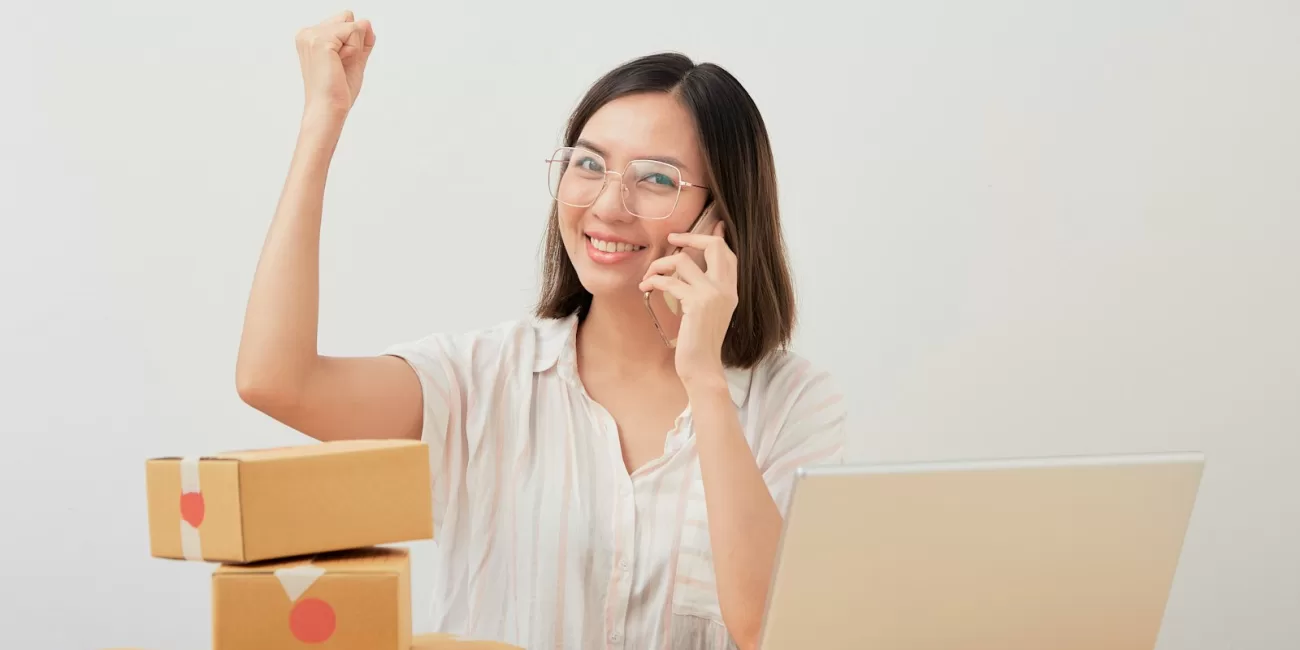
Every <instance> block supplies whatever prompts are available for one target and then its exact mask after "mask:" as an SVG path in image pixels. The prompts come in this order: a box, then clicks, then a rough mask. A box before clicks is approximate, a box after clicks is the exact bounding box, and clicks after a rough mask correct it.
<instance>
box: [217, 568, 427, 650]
mask: <svg viewBox="0 0 1300 650" xmlns="http://www.w3.org/2000/svg"><path fill="white" fill-rule="evenodd" d="M212 647H213V650H251V649H253V648H256V649H257V650H354V649H358V648H364V649H365V650H408V649H409V648H410V647H411V567H410V557H409V555H408V553H407V551H406V550H405V549H400V548H384V547H380V548H367V549H357V550H352V551H342V552H337V553H327V554H322V555H316V556H311V557H308V558H301V559H296V560H288V561H275V562H263V563H257V564H242V565H232V564H227V565H222V566H220V567H217V570H216V571H215V572H214V573H213V574H212Z"/></svg>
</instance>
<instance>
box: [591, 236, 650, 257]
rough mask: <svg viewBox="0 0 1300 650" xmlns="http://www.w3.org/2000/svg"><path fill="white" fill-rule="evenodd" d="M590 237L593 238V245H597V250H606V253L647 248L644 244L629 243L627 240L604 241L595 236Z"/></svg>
mask: <svg viewBox="0 0 1300 650" xmlns="http://www.w3.org/2000/svg"><path fill="white" fill-rule="evenodd" d="M590 239H591V245H592V246H593V247H595V249H596V250H598V251H604V252H606V253H625V252H630V251H639V250H641V249H642V248H645V247H644V246H637V245H636V244H628V243H625V242H612V241H604V240H600V239H596V238H595V237H591V238H590Z"/></svg>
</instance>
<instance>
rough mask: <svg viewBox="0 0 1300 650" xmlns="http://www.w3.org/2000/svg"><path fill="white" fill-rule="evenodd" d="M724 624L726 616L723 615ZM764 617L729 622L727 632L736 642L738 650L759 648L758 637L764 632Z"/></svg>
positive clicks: (755, 649)
mask: <svg viewBox="0 0 1300 650" xmlns="http://www.w3.org/2000/svg"><path fill="white" fill-rule="evenodd" d="M723 619H724V624H725V619H726V617H725V616H724V617H723ZM762 630H763V618H762V615H761V614H760V615H759V616H758V617H757V618H748V617H747V619H746V620H744V621H738V622H736V623H735V624H727V634H729V635H730V636H731V640H732V641H733V642H735V644H736V648H737V650H757V648H758V638H759V636H760V635H761V634H762Z"/></svg>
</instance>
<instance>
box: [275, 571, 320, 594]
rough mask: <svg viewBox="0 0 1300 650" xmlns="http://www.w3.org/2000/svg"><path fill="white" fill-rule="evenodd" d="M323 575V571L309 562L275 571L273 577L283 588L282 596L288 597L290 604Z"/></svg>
mask: <svg viewBox="0 0 1300 650" xmlns="http://www.w3.org/2000/svg"><path fill="white" fill-rule="evenodd" d="M323 575H325V569H322V568H320V567H318V566H316V565H313V564H311V563H310V562H309V563H307V564H300V565H298V566H293V567H287V568H284V569H276V570H275V577H276V578H278V579H279V580H280V586H281V587H284V595H286V596H288V597H289V600H290V601H291V602H297V601H298V599H299V598H301V597H302V595H303V593H304V592H306V591H307V589H308V588H309V587H311V585H312V583H314V582H316V579H317V578H319V577H321V576H323Z"/></svg>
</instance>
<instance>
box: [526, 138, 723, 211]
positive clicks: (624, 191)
mask: <svg viewBox="0 0 1300 650" xmlns="http://www.w3.org/2000/svg"><path fill="white" fill-rule="evenodd" d="M577 149H579V147H559V148H558V149H556V150H555V151H554V152H552V153H551V157H550V158H547V159H546V168H547V175H546V191H547V193H548V194H550V195H551V198H552V199H555V200H556V201H559V202H560V203H563V204H565V205H568V206H572V207H575V208H589V207H591V206H593V205H596V201H599V200H600V196H601V195H602V194H604V193H605V188H606V187H607V186H608V185H609V175H610V174H614V175H617V176H618V189H619V200H621V201H622V202H623V209H624V210H627V213H628V214H630V215H632V216H634V217H636V218H638V219H649V220H650V221H663V220H664V219H667V218H668V217H671V216H673V213H674V212H676V211H677V204H678V203H680V202H681V200H682V190H683V189H685V188H688V187H693V188H696V189H701V190H704V191H706V192H707V191H708V190H709V188H707V187H705V186H703V185H699V184H697V183H692V182H690V181H687V180H686V179H684V178H682V170H681V169H680V168H679V167H677V165H674V164H672V163H666V162H664V161H662V160H650V159H637V160H629V161H628V163H627V166H626V167H624V168H623V171H621V172H616V171H611V170H608V169H607V170H605V175H604V178H602V179H601V181H600V189H599V190H597V191H596V194H595V195H594V198H592V199H591V202H590V203H569V202H568V201H560V197H558V196H556V194H558V192H552V191H551V175H550V167H551V165H552V164H555V163H564V162H567V161H566V160H564V159H562V158H560V152H561V151H570V152H571V151H575V150H577ZM583 150H584V151H588V152H590V153H591V155H593V156H595V157H596V158H599V159H600V162H601V166H602V167H608V166H609V165H607V164H605V162H606V161H605V157H604V156H602V155H600V154H598V153H596V152H595V151H591V150H590V149H583ZM637 163H654V164H656V165H663V166H665V167H669V168H671V169H672V170H673V172H674V173H676V174H677V182H678V185H677V196H675V197H673V207H672V209H671V210H669V211H668V214H665V215H664V216H662V217H645V216H641V215H639V214H637V213H636V212H633V211H632V208H630V207H628V205H627V196H628V194H630V193H631V190H629V189H628V188H627V186H626V185H624V184H623V179H625V178H627V173H628V171H630V170H631V169H632V165H635V164H637Z"/></svg>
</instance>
